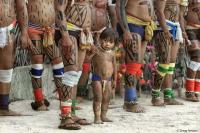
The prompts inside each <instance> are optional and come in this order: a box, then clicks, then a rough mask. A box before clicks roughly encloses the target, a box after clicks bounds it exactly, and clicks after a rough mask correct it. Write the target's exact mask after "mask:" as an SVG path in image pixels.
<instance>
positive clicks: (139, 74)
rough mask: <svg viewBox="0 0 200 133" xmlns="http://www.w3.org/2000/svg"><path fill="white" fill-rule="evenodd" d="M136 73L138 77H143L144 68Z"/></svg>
mask: <svg viewBox="0 0 200 133" xmlns="http://www.w3.org/2000/svg"><path fill="white" fill-rule="evenodd" d="M136 75H137V77H142V70H141V69H139V70H138V71H137V73H136Z"/></svg>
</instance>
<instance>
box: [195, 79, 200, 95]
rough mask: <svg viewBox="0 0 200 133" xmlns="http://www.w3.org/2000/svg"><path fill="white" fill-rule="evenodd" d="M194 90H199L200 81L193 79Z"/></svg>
mask: <svg viewBox="0 0 200 133" xmlns="http://www.w3.org/2000/svg"><path fill="white" fill-rule="evenodd" d="M194 91H195V92H200V82H199V81H195V86H194Z"/></svg>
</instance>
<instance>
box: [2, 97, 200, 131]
mask: <svg viewBox="0 0 200 133" xmlns="http://www.w3.org/2000/svg"><path fill="white" fill-rule="evenodd" d="M179 100H180V101H182V102H183V103H184V105H179V106H166V107H153V106H151V103H150V96H148V97H146V96H145V95H144V96H142V98H140V99H139V103H141V105H143V106H144V107H145V109H146V112H145V113H142V114H136V113H130V112H126V111H124V110H123V109H122V104H123V99H121V98H116V100H115V105H112V106H115V108H113V109H110V110H109V112H108V116H109V117H110V118H111V119H112V120H113V121H114V122H113V123H104V124H101V125H95V124H92V125H91V126H82V129H81V130H80V131H66V130H60V129H58V128H57V126H58V125H59V108H58V107H59V102H58V101H57V100H50V101H51V106H50V111H47V112H35V111H33V110H32V109H31V107H30V102H31V101H30V100H23V101H17V102H12V103H11V105H10V108H11V109H13V110H15V111H18V112H20V113H23V114H30V115H32V116H21V117H0V133H64V132H68V133H75V132H79V133H109V132H115V133H181V132H183V133H189V132H190V133H193V132H194V133H200V103H192V102H187V101H184V100H183V99H179ZM79 106H80V107H81V108H82V110H79V111H77V114H78V116H81V117H84V118H86V119H88V120H89V121H91V122H93V112H92V102H91V101H83V102H82V103H80V104H79Z"/></svg>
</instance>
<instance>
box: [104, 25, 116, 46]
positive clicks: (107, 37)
mask: <svg viewBox="0 0 200 133" xmlns="http://www.w3.org/2000/svg"><path fill="white" fill-rule="evenodd" d="M115 39H116V34H115V31H114V30H113V29H112V28H106V29H105V30H103V32H102V33H101V35H100V42H101V44H100V45H101V47H102V48H103V49H105V50H110V49H112V48H113V47H114V45H115Z"/></svg>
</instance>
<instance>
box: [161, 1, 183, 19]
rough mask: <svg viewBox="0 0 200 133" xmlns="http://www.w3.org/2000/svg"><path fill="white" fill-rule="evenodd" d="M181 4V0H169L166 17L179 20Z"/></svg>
mask: <svg viewBox="0 0 200 133" xmlns="http://www.w3.org/2000/svg"><path fill="white" fill-rule="evenodd" d="M179 4H180V1H179V0H167V2H166V6H165V10H164V14H165V18H166V19H168V20H170V21H173V22H177V21H178V19H179V10H180V9H179Z"/></svg>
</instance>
